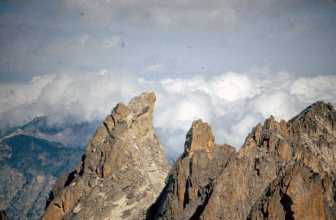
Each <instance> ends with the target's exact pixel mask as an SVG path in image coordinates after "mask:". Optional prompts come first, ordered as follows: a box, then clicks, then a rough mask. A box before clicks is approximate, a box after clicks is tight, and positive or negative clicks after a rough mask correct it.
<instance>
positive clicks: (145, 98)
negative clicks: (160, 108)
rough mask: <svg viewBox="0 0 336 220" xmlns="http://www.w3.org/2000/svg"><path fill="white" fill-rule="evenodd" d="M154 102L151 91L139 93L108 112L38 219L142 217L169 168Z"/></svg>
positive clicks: (161, 185) (158, 190)
mask: <svg viewBox="0 0 336 220" xmlns="http://www.w3.org/2000/svg"><path fill="white" fill-rule="evenodd" d="M154 102H155V94H154V93H143V94H141V95H140V96H138V97H136V98H134V99H132V100H131V101H130V103H129V104H128V105H127V106H126V105H124V104H122V103H119V104H118V105H117V106H116V107H115V108H114V109H113V110H112V113H111V115H109V116H107V117H106V119H105V121H104V122H103V123H102V124H101V125H100V126H99V128H98V129H97V132H96V133H95V135H94V137H93V138H92V140H91V141H90V142H89V143H88V146H87V148H86V150H85V153H84V155H83V157H82V161H81V162H80V163H79V164H78V165H77V167H76V170H75V171H74V172H73V173H71V174H70V175H68V177H67V179H66V181H61V182H63V183H64V184H63V185H64V187H63V188H62V189H61V190H58V191H57V194H55V195H54V196H55V198H54V199H52V201H51V202H50V204H49V205H48V207H47V209H46V212H45V214H44V216H43V218H42V219H53V220H56V219H143V218H144V217H145V215H146V210H147V208H148V207H149V206H150V205H151V204H152V203H153V202H154V201H155V199H156V197H157V196H158V195H159V193H160V191H161V190H162V188H163V187H164V180H165V178H166V176H167V174H168V170H169V167H168V163H167V161H166V158H165V156H164V153H163V148H162V146H161V144H160V142H159V140H158V138H157V136H156V135H155V134H154V129H153V125H152V117H153V108H154Z"/></svg>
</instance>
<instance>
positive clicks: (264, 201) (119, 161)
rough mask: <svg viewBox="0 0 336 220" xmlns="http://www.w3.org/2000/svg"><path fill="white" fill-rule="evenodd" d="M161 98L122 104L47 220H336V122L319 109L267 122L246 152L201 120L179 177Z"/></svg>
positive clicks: (328, 108) (63, 181)
mask: <svg viewBox="0 0 336 220" xmlns="http://www.w3.org/2000/svg"><path fill="white" fill-rule="evenodd" d="M154 101H155V95H154V93H144V94H141V95H140V96H138V97H136V98H134V99H133V100H131V101H130V103H129V104H128V105H127V106H125V105H124V104H122V103H119V104H118V105H117V106H116V107H115V108H114V109H113V110H112V113H111V114H110V115H109V116H107V118H106V119H105V121H104V122H103V123H102V124H101V125H100V127H99V128H98V129H97V131H96V134H95V135H94V137H93V138H92V140H91V141H90V142H89V144H88V146H87V148H86V151H85V153H84V155H83V156H82V160H81V162H80V163H79V164H78V165H77V168H76V169H75V171H73V172H72V173H70V174H64V175H62V176H61V177H60V178H59V179H58V180H57V181H56V184H55V185H54V187H53V190H52V192H51V194H50V197H49V200H48V204H47V209H46V212H45V214H44V216H43V219H181V220H182V219H214V220H215V219H216V220H217V219H230V220H231V219H237V220H240V219H241V220H245V219H251V220H252V219H254V220H261V219H279V220H280V219H314V220H315V219H327V220H333V219H335V216H336V112H335V110H334V108H333V106H332V105H331V104H325V103H323V102H316V103H314V104H313V105H311V106H309V107H308V108H306V109H305V110H304V111H302V112H301V113H300V114H299V115H297V116H296V117H294V118H293V119H291V120H289V121H288V122H286V121H284V120H281V121H280V122H278V121H276V120H275V118H274V117H272V116H271V117H270V118H268V119H267V120H266V121H265V122H264V124H263V125H262V124H258V125H257V126H255V127H254V128H253V129H252V132H251V133H250V134H248V136H247V138H246V140H245V142H244V144H243V146H242V147H241V148H240V150H239V151H238V152H236V150H235V148H233V147H232V146H229V145H227V144H223V145H219V144H216V143H215V138H214V136H213V134H212V129H211V127H210V125H209V124H207V123H206V122H203V121H202V120H200V119H199V120H196V121H194V122H193V123H192V126H191V128H190V130H189V131H188V133H187V135H186V141H185V145H184V152H183V153H182V154H181V156H180V157H179V158H178V159H177V160H176V162H175V163H174V165H173V166H172V168H171V169H170V171H169V173H168V170H169V167H168V164H167V160H166V158H165V156H164V153H163V148H162V146H161V144H160V142H159V140H158V137H157V136H156V135H155V134H154V131H153V125H152V114H153V108H154Z"/></svg>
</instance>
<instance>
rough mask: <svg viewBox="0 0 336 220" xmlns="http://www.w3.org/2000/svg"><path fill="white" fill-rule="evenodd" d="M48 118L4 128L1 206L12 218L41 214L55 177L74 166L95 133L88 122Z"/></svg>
mask: <svg viewBox="0 0 336 220" xmlns="http://www.w3.org/2000/svg"><path fill="white" fill-rule="evenodd" d="M47 120H48V119H47V117H39V118H35V119H34V120H32V121H31V122H29V123H28V124H25V125H23V126H20V127H12V128H7V129H6V130H2V131H1V135H0V168H1V169H0V210H1V209H4V210H5V211H6V214H7V216H8V218H9V219H39V218H40V217H41V215H42V214H43V212H44V209H45V205H46V201H47V198H48V196H49V192H50V191H51V189H52V186H53V184H54V183H55V180H56V179H57V178H58V177H59V176H60V175H61V174H62V173H64V172H69V171H71V170H73V169H74V167H75V165H76V164H77V163H78V161H79V160H80V157H81V155H82V153H83V148H85V146H86V144H87V142H88V139H89V138H90V137H89V135H88V133H90V134H91V135H92V133H94V130H93V131H92V124H89V123H81V124H73V125H68V126H62V127H61V126H58V127H56V126H50V125H48V122H47ZM83 134H84V135H83ZM84 143H85V144H84Z"/></svg>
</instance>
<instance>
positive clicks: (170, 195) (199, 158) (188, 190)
mask: <svg viewBox="0 0 336 220" xmlns="http://www.w3.org/2000/svg"><path fill="white" fill-rule="evenodd" d="M234 155H235V149H234V148H233V147H231V146H229V145H223V146H215V142H214V137H213V135H212V131H211V128H210V126H209V125H208V124H207V123H204V122H202V121H201V120H198V121H195V122H194V123H193V124H192V127H191V129H190V130H189V132H188V134H187V140H186V143H185V150H184V153H183V154H182V155H181V157H180V158H179V159H178V160H177V161H176V162H175V165H174V166H173V168H172V169H171V171H170V174H169V176H168V181H167V184H166V186H165V188H164V189H163V191H162V192H161V195H160V196H159V198H158V200H157V202H156V203H155V204H154V205H153V206H152V207H151V208H150V210H149V211H148V215H147V218H148V219H190V218H193V219H198V218H199V216H200V214H201V213H202V212H203V210H204V208H205V207H206V206H207V203H208V200H209V198H210V197H211V194H212V192H213V189H214V186H215V185H216V179H217V178H218V176H219V175H220V173H221V172H222V171H223V169H225V167H226V166H227V164H228V162H229V160H230V159H231V157H232V156H234Z"/></svg>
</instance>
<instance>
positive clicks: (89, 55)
mask: <svg viewBox="0 0 336 220" xmlns="http://www.w3.org/2000/svg"><path fill="white" fill-rule="evenodd" d="M335 27H336V3H334V1H278V0H273V1H203V2H200V1H169V2H168V1H123V2H121V1H103V0H102V1H97V0H95V1H94V0H87V1H51V0H48V1H1V2H0V54H1V56H0V104H1V105H0V106H1V107H0V120H1V124H2V125H3V126H4V125H6V124H10V125H13V124H22V123H24V122H27V121H29V120H31V119H32V118H34V117H36V116H40V115H48V116H50V117H51V118H52V119H53V120H52V121H53V122H54V123H62V122H63V121H66V120H68V119H69V117H70V118H72V120H73V121H77V122H80V121H93V120H97V119H98V120H101V119H103V118H104V117H105V116H106V115H107V114H108V113H109V112H110V110H111V108H112V107H113V106H114V105H115V104H116V103H117V102H119V101H123V102H125V103H127V102H128V101H129V100H130V99H131V98H132V97H134V96H135V95H137V94H139V93H141V92H144V91H154V92H156V94H157V103H156V106H157V108H156V109H155V114H154V126H155V129H156V130H157V132H158V133H159V135H160V139H161V141H162V142H163V145H164V147H165V149H166V152H168V154H177V153H179V152H181V150H182V149H183V142H184V136H185V133H186V132H187V130H188V128H189V127H190V125H191V122H192V120H194V119H196V118H202V119H204V120H205V121H207V122H209V123H210V125H211V126H212V127H213V131H214V133H215V137H216V140H217V142H218V143H223V142H227V143H229V144H232V145H234V146H235V147H236V148H237V149H239V147H240V145H241V144H242V143H243V141H244V138H245V137H246V135H247V134H248V132H249V131H250V130H251V128H252V127H253V126H255V125H256V124H257V123H259V122H263V120H265V118H268V117H269V116H270V115H271V114H272V115H274V116H275V117H276V119H277V120H280V119H281V118H284V119H286V120H288V119H290V118H291V117H293V116H294V115H295V114H297V113H299V112H300V111H301V110H302V109H303V108H304V107H305V106H307V105H309V104H311V103H312V102H315V101H317V100H324V101H327V102H331V103H333V104H334V105H335V97H336V89H335V84H336V72H335V70H336V28H335Z"/></svg>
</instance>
